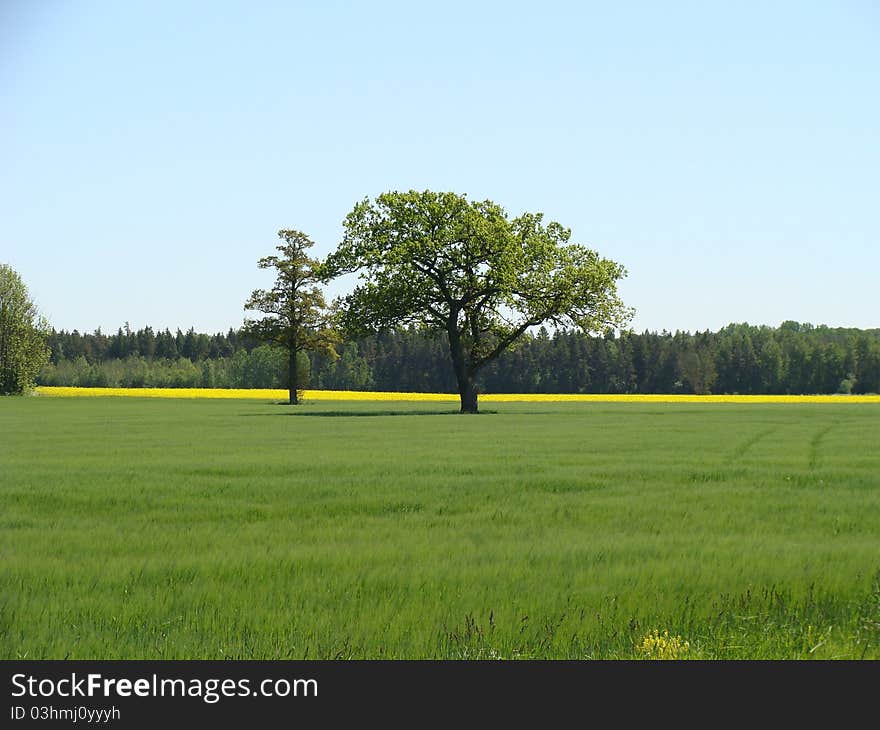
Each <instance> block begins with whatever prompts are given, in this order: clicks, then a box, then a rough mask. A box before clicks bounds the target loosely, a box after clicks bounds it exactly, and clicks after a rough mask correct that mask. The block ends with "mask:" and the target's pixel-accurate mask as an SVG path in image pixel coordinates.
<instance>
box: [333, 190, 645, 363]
mask: <svg viewBox="0 0 880 730" xmlns="http://www.w3.org/2000/svg"><path fill="white" fill-rule="evenodd" d="M344 226H345V235H344V237H343V240H342V243H341V244H340V246H339V248H338V249H337V250H336V251H335V252H334V253H333V254H331V255H330V257H329V258H328V260H327V262H326V264H325V266H324V267H323V269H322V271H323V275H324V277H325V278H329V277H332V276H336V275H339V274H342V273H350V272H358V273H359V274H360V278H361V282H362V283H361V284H360V285H359V286H357V287H356V288H355V290H354V292H352V294H350V295H349V296H347V297H345V298H344V299H343V300H342V301H341V302H340V306H341V310H342V313H341V321H342V323H343V326H344V327H345V329H346V331H347V332H350V333H351V334H357V335H362V334H366V333H368V332H370V331H376V330H380V329H384V328H387V327H393V326H398V325H409V324H416V325H420V326H424V327H429V328H432V329H438V330H442V331H445V332H447V334H449V335H450V341H452V340H455V341H456V342H457V343H460V344H459V346H460V347H461V349H462V352H461V354H462V356H463V362H464V363H465V365H466V367H467V370H468V371H469V372H470V373H473V372H475V371H476V370H477V369H479V368H480V367H481V366H482V365H484V364H485V363H486V362H488V361H489V360H491V359H492V358H494V357H496V356H497V355H498V354H500V353H501V352H502V351H504V350H505V349H507V348H509V347H511V346H512V345H513V344H514V343H515V341H516V340H517V339H518V338H519V337H520V336H521V335H522V334H523V333H524V332H525V331H526V330H527V329H528V328H529V327H533V326H537V325H540V324H541V323H543V322H550V323H552V324H555V325H559V326H564V327H577V328H580V329H583V330H586V331H597V330H602V329H605V328H606V327H623V326H625V325H626V324H627V323H628V321H629V319H630V317H631V311H630V310H628V309H627V308H625V307H624V306H623V303H622V302H621V301H620V299H619V297H618V295H617V290H616V286H617V281H618V280H619V279H621V278H622V277H623V276H625V274H626V272H625V269H624V268H623V267H622V266H621V265H619V264H617V263H615V262H613V261H611V260H609V259H604V258H602V257H600V256H599V255H598V254H597V253H596V252H595V251H592V250H590V249H587V248H585V247H583V246H580V245H577V244H571V243H569V240H570V237H571V232H570V231H569V230H568V229H567V228H564V227H563V226H561V225H560V224H559V223H556V222H550V223H548V224H546V225H545V224H544V222H543V216H542V214H540V213H525V214H523V215H521V216H519V217H518V218H515V219H513V220H510V219H508V217H507V215H506V213H505V211H504V209H503V208H502V207H501V206H499V205H498V204H497V203H494V202H492V201H490V200H484V201H477V202H471V201H469V200H467V198H466V197H465V196H464V195H457V194H455V193H448V192H446V193H437V192H432V191H424V192H417V191H412V190H411V191H409V192H403V193H402V192H388V193H384V194H382V195H380V196H379V197H378V198H376V199H375V200H374V201H370V200H369V199H365V200H363V201H361V202H359V203H358V204H357V205H355V207H354V208H353V210H352V211H351V213H349V215H348V216H347V217H346V219H345V224H344ZM453 355H455V353H453Z"/></svg>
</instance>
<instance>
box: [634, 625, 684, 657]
mask: <svg viewBox="0 0 880 730" xmlns="http://www.w3.org/2000/svg"><path fill="white" fill-rule="evenodd" d="M690 649H691V645H690V642H687V641H685V640H684V639H682V638H681V637H680V636H670V635H669V632H668V631H664V632H663V633H662V634H661V633H660V631H659V630H658V629H654V630H653V631H649V632H648V633H647V634H645V637H644V638H643V639H642V642H641V643H640V644H637V645H636V650H637V651H638V652H639V654H641V655H642V656H643V657H644V658H645V659H683V658H684V655H685V654H687V653H688V652H689V651H690Z"/></svg>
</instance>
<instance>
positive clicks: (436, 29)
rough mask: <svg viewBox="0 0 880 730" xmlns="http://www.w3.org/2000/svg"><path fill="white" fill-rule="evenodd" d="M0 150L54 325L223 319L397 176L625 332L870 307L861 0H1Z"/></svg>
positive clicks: (872, 173)
mask: <svg viewBox="0 0 880 730" xmlns="http://www.w3.org/2000/svg"><path fill="white" fill-rule="evenodd" d="M0 170H2V172H0V224H2V228H0V262H5V263H8V264H10V265H11V266H12V267H13V268H15V269H16V270H17V271H18V272H19V273H20V274H21V275H22V277H23V278H24V280H25V282H26V283H27V285H28V286H29V288H30V291H31V294H32V295H33V297H34V299H35V300H36V301H37V303H38V305H39V306H40V307H41V309H42V310H43V312H44V313H45V314H46V315H47V316H48V317H49V319H50V322H51V323H52V324H53V325H54V326H55V327H56V328H59V329H61V328H64V329H74V328H76V329H79V330H81V331H82V330H87V331H91V330H94V329H95V328H96V327H99V326H100V327H101V328H103V329H104V330H105V331H106V330H113V331H115V330H116V328H118V327H119V326H120V325H122V324H123V323H124V322H125V321H129V322H130V323H131V326H132V327H133V328H138V327H142V326H145V325H151V326H153V327H158V328H164V327H166V326H167V327H170V328H171V329H172V330H173V329H175V328H177V327H180V328H182V329H187V328H188V327H190V326H194V327H195V328H196V329H197V330H198V331H208V332H214V331H220V330H225V329H227V328H228V327H230V326H235V327H237V326H239V325H240V324H241V322H242V317H243V310H242V305H243V303H244V301H245V299H246V298H247V296H248V294H249V293H250V291H251V290H252V289H254V288H256V287H260V286H266V285H268V284H270V283H271V277H270V276H269V274H268V272H262V271H259V270H258V269H257V268H256V261H257V259H258V258H259V257H261V256H264V255H268V254H269V253H272V252H273V248H274V246H275V244H276V238H275V233H276V231H277V230H278V229H279V228H298V229H300V230H304V231H306V232H307V233H309V234H310V235H311V236H312V238H313V239H315V241H316V242H317V246H316V249H315V251H316V253H317V254H319V255H324V254H326V253H328V252H329V251H330V250H332V249H333V248H334V247H335V246H336V244H337V243H338V241H339V238H340V235H341V231H342V219H343V218H344V216H345V214H346V213H347V212H348V211H349V210H350V209H351V207H352V205H353V204H354V203H355V202H356V201H357V200H359V199H362V198H364V197H366V196H370V197H373V196H375V195H377V194H379V193H381V192H383V191H386V190H408V189H411V188H414V189H425V188H430V189H434V190H452V191H456V192H461V193H467V194H468V196H469V197H471V198H478V199H483V198H491V199H492V200H495V201H497V202H498V203H500V204H502V205H503V206H504V207H505V208H506V209H507V211H508V212H509V213H511V214H519V213H520V212H523V211H526V210H528V211H543V212H544V213H545V215H546V216H547V218H549V219H553V220H558V221H559V222H561V223H563V224H564V225H566V226H568V227H570V228H571V229H572V238H573V240H575V241H578V242H581V243H585V244H587V245H589V246H590V247H592V248H595V249H597V250H598V251H600V252H601V253H602V254H603V255H605V256H608V257H610V258H613V259H615V260H618V261H620V262H621V263H623V264H624V265H625V266H626V267H627V268H628V270H629V276H628V278H627V279H626V280H625V281H624V283H623V285H622V294H623V297H624V299H625V301H626V303H627V304H629V305H631V306H634V307H636V309H637V316H636V319H635V322H634V326H635V329H637V330H639V331H641V330H643V329H651V330H662V329H668V330H675V329H683V330H691V331H693V330H704V329H707V328H708V329H717V328H718V327H721V326H723V325H724V324H727V323H729V322H743V321H748V322H751V323H753V324H770V325H778V324H779V323H780V322H781V321H783V320H786V319H795V320H799V321H807V322H812V323H813V324H821V323H825V324H828V325H831V326H857V327H880V5H878V4H877V2H876V0H840V1H839V2H827V0H825V1H823V2H809V1H807V0H804V1H797V2H782V1H780V2H763V1H762V2H736V3H733V2H731V3H714V2H704V1H701V2H674V1H673V2H667V3H661V2H571V3H561V2H553V0H546V1H544V2H528V3H515V2H510V1H506V2H477V1H476V0H471V2H443V3H415V2H412V1H411V0H410V1H409V2H384V1H383V0H374V1H372V2H361V3H354V2H350V3H343V2H327V1H324V2H309V3H305V2H292V1H291V2H278V3H267V2H244V1H242V2H237V3H233V2H220V1H219V0H213V1H212V2H203V3H200V2H177V1H174V2H170V1H164V0H158V1H157V0H151V1H150V2H137V1H135V0H132V1H126V2H115V1H111V0H105V1H102V2H78V1H77V0H70V1H65V2H62V1H61V0H39V1H32V0H0ZM345 288H346V284H345V282H341V283H337V284H336V285H334V286H333V287H332V289H331V294H338V293H342V291H344V290H345Z"/></svg>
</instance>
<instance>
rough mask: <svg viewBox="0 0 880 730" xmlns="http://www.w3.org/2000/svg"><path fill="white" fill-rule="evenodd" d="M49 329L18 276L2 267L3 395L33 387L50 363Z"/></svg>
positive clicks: (0, 382) (0, 369)
mask: <svg viewBox="0 0 880 730" xmlns="http://www.w3.org/2000/svg"><path fill="white" fill-rule="evenodd" d="M47 334H48V326H47V324H46V322H45V320H44V319H43V318H42V317H40V315H39V313H38V312H37V308H36V305H35V304H34V303H33V302H32V301H31V299H30V296H29V295H28V290H27V287H26V286H25V285H24V282H23V281H22V280H21V277H20V276H19V275H18V273H17V272H16V271H15V270H13V269H12V267H10V266H7V265H6V264H0V395H11V394H19V393H24V392H25V391H27V390H29V389H30V388H31V387H33V385H34V382H35V379H36V377H37V375H38V373H39V372H40V370H41V368H42V367H43V366H44V365H45V364H46V362H47V361H48V359H49V348H48V347H47V345H46V335H47Z"/></svg>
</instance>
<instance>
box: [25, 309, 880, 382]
mask: <svg viewBox="0 0 880 730" xmlns="http://www.w3.org/2000/svg"><path fill="white" fill-rule="evenodd" d="M49 345H50V347H51V360H50V362H49V364H48V365H47V366H46V367H45V368H44V369H43V371H42V373H41V374H40V376H39V379H38V382H39V384H41V385H73V386H108V387H209V388H282V387H285V384H286V377H287V367H288V364H287V357H286V354H285V353H284V352H283V351H281V350H278V349H276V348H274V347H270V346H268V345H264V344H260V343H259V342H257V341H256V340H253V339H250V338H248V337H246V336H244V335H242V333H241V332H240V331H237V330H232V329H230V330H229V331H228V332H227V333H226V334H222V333H219V334H214V335H207V334H201V333H197V332H195V331H194V330H192V329H190V330H189V331H188V332H185V333H184V332H181V331H180V330H178V331H177V332H176V333H171V332H170V331H168V330H164V331H158V332H156V331H154V330H153V329H152V328H150V327H145V328H144V329H140V330H137V331H132V330H131V329H130V328H129V327H128V325H126V326H125V327H124V328H121V329H119V331H118V332H116V334H112V335H107V334H104V333H102V332H101V331H100V330H97V331H95V332H94V333H91V334H81V333H79V332H77V331H76V330H74V331H73V332H66V331H61V332H56V331H53V332H52V334H51V335H50V337H49ZM337 349H338V351H339V355H340V357H339V358H338V359H337V360H331V359H329V358H327V357H324V356H316V355H313V356H311V358H307V357H306V356H305V355H302V357H301V361H300V364H299V368H300V371H301V375H302V377H303V378H304V379H305V380H304V382H306V383H307V384H308V385H307V387H310V388H318V389H330V390H387V391H410V392H446V393H452V392H456V383H455V378H454V376H453V372H452V367H451V364H450V361H449V354H448V346H447V344H446V342H445V340H444V339H443V338H442V336H435V335H431V334H427V333H424V332H419V331H416V330H397V331H392V332H386V333H383V334H380V335H377V336H374V337H369V338H366V339H363V340H360V341H357V342H347V343H344V344H342V345H340V346H339V347H338V348H337ZM479 384H480V388H481V390H482V391H483V392H487V393H742V394H747V393H754V394H761V393H783V394H786V393H791V394H805V393H877V392H880V329H874V330H858V329H843V328H830V327H825V326H820V327H814V326H812V325H809V324H800V323H797V322H784V323H783V324H782V325H780V326H779V327H778V328H772V327H766V326H761V327H756V326H751V325H748V324H731V325H729V326H727V327H725V328H724V329H722V330H720V331H718V332H708V331H707V332H697V333H694V334H691V333H688V332H675V333H669V332H661V333H656V332H644V333H642V334H637V333H628V332H624V333H617V334H615V333H613V332H610V331H609V332H608V333H606V334H605V335H604V336H598V337H594V336H588V335H583V334H579V333H576V332H563V331H560V332H554V333H552V334H550V333H548V332H547V331H546V330H545V329H543V328H541V329H540V330H539V331H537V332H536V333H534V334H532V335H529V336H527V337H526V338H525V339H524V340H523V341H522V342H521V343H520V344H519V346H518V347H517V348H516V349H515V350H513V351H511V352H508V353H505V354H504V355H502V356H501V357H499V358H498V359H497V360H495V361H494V362H492V363H490V364H489V365H488V366H487V367H486V369H485V370H483V371H482V373H481V375H480V378H479Z"/></svg>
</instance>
